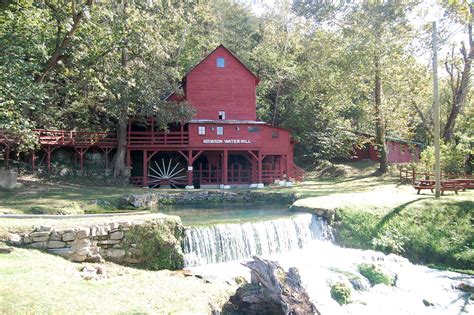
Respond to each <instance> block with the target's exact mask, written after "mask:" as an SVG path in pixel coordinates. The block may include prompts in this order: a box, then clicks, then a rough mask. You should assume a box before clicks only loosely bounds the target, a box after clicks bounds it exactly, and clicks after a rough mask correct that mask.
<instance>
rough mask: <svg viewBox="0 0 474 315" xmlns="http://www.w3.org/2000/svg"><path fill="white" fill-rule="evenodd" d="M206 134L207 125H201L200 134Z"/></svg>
mask: <svg viewBox="0 0 474 315" xmlns="http://www.w3.org/2000/svg"><path fill="white" fill-rule="evenodd" d="M205 134H206V126H199V127H198V135H205Z"/></svg>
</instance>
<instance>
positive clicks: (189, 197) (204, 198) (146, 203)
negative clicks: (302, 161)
mask: <svg viewBox="0 0 474 315" xmlns="http://www.w3.org/2000/svg"><path fill="white" fill-rule="evenodd" d="M295 200H296V195H295V193H287V192H284V193H280V192H259V191H253V190H241V191H240V190H239V191H226V190H183V191H177V192H153V193H151V192H150V193H147V194H126V195H123V196H122V198H121V200H120V205H121V206H129V207H130V206H132V207H134V208H153V207H156V205H158V204H161V205H170V204H177V205H185V204H200V203H215V204H217V203H253V202H256V203H258V202H267V203H275V204H276V203H278V204H282V205H284V204H292V203H293V202H294V201H295Z"/></svg>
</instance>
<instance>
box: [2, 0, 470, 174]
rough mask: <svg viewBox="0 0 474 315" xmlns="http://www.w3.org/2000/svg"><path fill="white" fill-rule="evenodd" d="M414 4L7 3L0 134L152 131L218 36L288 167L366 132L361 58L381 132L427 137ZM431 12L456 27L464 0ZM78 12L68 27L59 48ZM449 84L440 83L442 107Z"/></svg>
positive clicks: (370, 127)
mask: <svg viewBox="0 0 474 315" xmlns="http://www.w3.org/2000/svg"><path fill="white" fill-rule="evenodd" d="M413 6H414V4H409V5H406V6H400V5H397V4H393V3H381V4H378V3H377V4H375V3H371V2H360V3H359V2H358V3H354V4H350V5H346V4H345V3H343V2H341V3H337V2H331V1H329V2H324V1H293V2H292V4H290V3H288V2H286V1H283V2H278V3H276V4H275V5H274V6H273V7H272V8H271V9H268V10H266V11H265V12H264V14H262V15H256V14H254V12H253V11H252V10H250V9H248V8H246V7H245V6H242V5H240V4H239V3H236V2H235V1H199V2H186V1H184V2H182V1H181V2H180V1H174V2H167V1H165V2H160V1H151V2H150V1H148V2H143V1H138V2H137V1H121V2H110V1H99V2H95V1H93V5H91V6H88V5H87V2H86V1H83V0H77V1H72V2H68V3H67V4H62V3H58V2H54V1H47V2H44V1H34V2H19V3H16V2H11V1H10V2H8V4H3V5H2V6H1V11H0V23H1V25H2V29H1V31H0V47H2V48H3V53H2V54H0V81H1V82H2V84H1V86H0V130H3V131H8V132H9V133H10V134H12V135H13V136H14V137H15V138H18V139H20V140H21V145H20V146H19V147H18V148H16V150H17V151H28V150H30V149H32V148H33V147H34V146H35V140H36V139H35V137H34V136H33V135H32V134H31V130H32V129H34V128H50V129H74V128H77V129H82V130H99V131H100V130H103V131H107V130H116V129H117V125H118V123H119V122H121V121H122V122H123V121H124V120H126V119H128V118H130V117H132V116H133V117H137V118H143V116H150V115H154V116H155V117H156V118H157V121H156V124H157V125H158V126H160V127H163V128H166V126H167V124H168V123H169V122H173V121H181V120H183V121H186V120H188V119H189V118H190V117H191V116H192V115H193V111H192V109H190V108H189V106H187V105H186V104H181V105H179V106H177V105H176V104H170V103H167V102H163V101H162V99H163V97H164V96H165V95H167V94H169V92H171V91H173V90H175V89H176V86H177V85H178V83H179V81H180V79H181V78H182V76H183V74H184V73H186V71H188V70H189V69H190V68H191V67H192V66H194V65H195V64H196V63H197V62H199V61H200V60H201V59H202V58H203V57H204V56H205V55H206V54H207V53H209V52H210V51H211V50H212V49H213V48H215V47H216V46H217V45H218V44H220V43H223V44H224V45H226V46H227V47H228V48H230V49H231V50H232V51H234V52H235V53H236V55H237V56H238V57H239V58H241V59H242V61H243V62H244V63H246V65H248V67H249V68H250V69H251V70H253V71H254V72H255V73H256V74H257V75H258V76H259V77H260V78H261V80H262V81H261V83H260V84H259V86H258V88H257V115H258V118H259V119H262V120H265V121H267V122H270V123H271V124H273V125H276V126H281V127H284V128H290V129H291V130H292V136H293V137H294V139H296V140H297V141H299V145H297V147H296V159H297V160H299V161H300V162H303V163H305V164H307V165H314V164H316V163H315V162H317V161H319V160H329V161H335V160H337V159H339V158H347V157H349V156H350V155H351V149H352V146H353V144H357V142H358V140H359V139H357V138H356V137H355V136H354V134H353V133H351V132H349V131H353V130H357V131H363V132H370V133H373V131H374V123H375V115H374V109H373V90H374V89H373V87H374V62H373V61H374V60H373V57H374V56H378V57H379V59H380V65H381V79H382V90H383V93H382V94H383V96H384V97H383V101H382V105H381V107H382V113H383V116H384V119H385V123H386V128H387V134H393V135H397V136H399V137H401V138H407V139H411V138H413V137H417V138H418V139H419V140H423V141H425V140H426V141H429V140H430V137H431V133H430V132H429V130H428V128H429V127H431V125H430V123H431V122H430V120H429V119H428V118H429V115H428V111H429V107H430V104H431V103H432V101H431V83H430V82H431V81H430V80H431V78H430V73H429V68H427V67H426V66H424V65H421V64H420V63H418V62H417V60H416V58H414V56H415V52H414V50H413V47H412V45H410V44H411V42H412V40H413V38H415V36H416V38H418V35H419V34H415V33H414V31H413V29H412V26H411V25H410V23H409V22H410V21H409V19H408V16H409V13H410V10H411V8H413ZM443 6H444V7H445V8H446V10H447V13H449V17H450V18H451V19H454V20H456V21H460V22H463V23H465V22H466V17H467V16H468V14H467V13H468V12H467V8H468V7H467V2H466V1H461V2H456V1H444V2H443ZM80 9H84V15H83V17H82V19H81V21H80V23H79V24H78V27H77V29H76V31H75V33H74V35H73V36H71V37H70V38H69V39H70V40H69V42H68V45H67V46H66V47H64V48H61V49H59V46H60V44H61V42H62V40H63V39H64V38H66V35H67V34H68V31H69V30H70V29H71V27H72V25H73V23H74V22H73V21H74V14H75V13H77V12H78V10H80ZM335 21H337V23H335ZM322 25H328V26H329V27H321V26H322ZM55 53H58V54H59V57H58V59H57V62H56V63H55V64H54V65H53V67H52V68H51V69H50V70H49V71H48V73H47V75H46V76H45V77H44V80H42V81H41V82H38V81H37V78H38V77H40V76H41V75H42V74H44V72H45V69H46V65H47V64H48V61H49V60H50V58H51V57H52V56H54V55H55ZM440 59H441V58H440ZM450 90H451V88H450V86H449V84H448V82H447V81H446V80H443V79H441V103H442V105H443V104H448V103H449V102H450V100H451V98H452V97H451V96H452V95H451V94H450V93H451V91H450ZM472 99H474V98H472V92H470V94H469V96H468V102H467V104H466V105H465V106H464V109H463V111H462V112H461V113H460V116H459V118H458V119H457V122H456V129H457V131H459V133H460V136H459V137H460V138H461V137H464V138H465V137H471V139H470V140H469V139H467V140H466V141H464V140H463V141H461V142H463V143H469V142H472V135H470V134H469V130H472V125H473V121H472V118H470V117H473V115H472V113H473V110H474V109H473V108H474V106H473V102H472ZM445 107H446V106H445ZM443 108H444V107H443ZM445 111H446V110H445V109H443V110H442V116H443V117H444V116H446V114H447V113H446V112H445ZM449 159H450V160H451V159H454V157H452V158H451V157H450V158H449ZM456 165H457V164H456ZM447 167H448V168H450V169H451V168H453V167H454V168H455V167H457V166H453V165H450V166H447Z"/></svg>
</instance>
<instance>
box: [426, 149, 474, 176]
mask: <svg viewBox="0 0 474 315" xmlns="http://www.w3.org/2000/svg"><path fill="white" fill-rule="evenodd" d="M473 152H474V151H473V150H472V149H470V143H467V142H459V143H455V142H450V143H443V142H442V143H441V145H440V155H441V172H442V173H446V174H464V173H465V172H466V157H467V156H468V154H473ZM472 163H473V162H472V161H471V164H472ZM434 165H435V155H434V146H429V147H426V148H425V149H424V150H423V151H422V152H421V156H420V164H419V165H417V166H418V168H419V169H420V171H423V172H429V173H432V172H434ZM471 167H472V166H471Z"/></svg>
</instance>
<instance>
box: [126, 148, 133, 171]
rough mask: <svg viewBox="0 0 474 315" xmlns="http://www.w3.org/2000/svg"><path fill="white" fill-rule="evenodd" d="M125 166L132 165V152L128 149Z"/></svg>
mask: <svg viewBox="0 0 474 315" xmlns="http://www.w3.org/2000/svg"><path fill="white" fill-rule="evenodd" d="M127 167H132V154H131V152H130V149H128V150H127Z"/></svg>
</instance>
